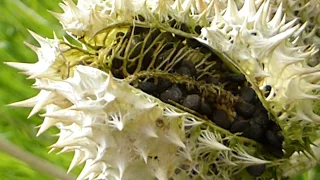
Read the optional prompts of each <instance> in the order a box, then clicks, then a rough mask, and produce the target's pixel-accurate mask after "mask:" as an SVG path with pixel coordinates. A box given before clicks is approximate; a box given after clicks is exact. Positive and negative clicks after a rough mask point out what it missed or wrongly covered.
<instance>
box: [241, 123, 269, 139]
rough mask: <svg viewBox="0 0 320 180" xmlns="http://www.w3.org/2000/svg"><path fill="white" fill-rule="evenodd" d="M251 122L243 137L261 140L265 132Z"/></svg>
mask: <svg viewBox="0 0 320 180" xmlns="http://www.w3.org/2000/svg"><path fill="white" fill-rule="evenodd" d="M249 122H250V126H249V128H248V129H246V130H245V131H244V132H243V136H245V137H247V138H250V139H253V140H256V141H258V140H260V139H261V137H262V135H263V134H264V130H263V129H262V128H261V126H259V125H258V124H256V123H254V122H252V121H249Z"/></svg>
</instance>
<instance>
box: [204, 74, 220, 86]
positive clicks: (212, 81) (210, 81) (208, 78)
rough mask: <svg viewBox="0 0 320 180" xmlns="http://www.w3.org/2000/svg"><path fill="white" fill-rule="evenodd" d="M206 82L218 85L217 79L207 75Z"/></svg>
mask: <svg viewBox="0 0 320 180" xmlns="http://www.w3.org/2000/svg"><path fill="white" fill-rule="evenodd" d="M206 82H207V83H210V84H214V85H219V80H218V79H217V78H215V77H212V76H209V77H207V78H206Z"/></svg>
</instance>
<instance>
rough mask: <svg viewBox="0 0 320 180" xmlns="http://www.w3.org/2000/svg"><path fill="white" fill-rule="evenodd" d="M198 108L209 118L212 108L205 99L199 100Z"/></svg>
mask: <svg viewBox="0 0 320 180" xmlns="http://www.w3.org/2000/svg"><path fill="white" fill-rule="evenodd" d="M200 109H201V113H202V114H204V115H205V116H207V117H208V118H210V115H211V114H212V110H211V107H210V105H209V104H208V103H207V102H206V101H203V102H201V105H200Z"/></svg>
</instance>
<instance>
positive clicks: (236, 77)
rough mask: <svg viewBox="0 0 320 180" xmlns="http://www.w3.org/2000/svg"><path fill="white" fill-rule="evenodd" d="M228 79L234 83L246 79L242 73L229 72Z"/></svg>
mask: <svg viewBox="0 0 320 180" xmlns="http://www.w3.org/2000/svg"><path fill="white" fill-rule="evenodd" d="M228 79H229V80H230V81H234V82H236V83H243V82H244V81H245V80H246V78H245V76H244V75H242V74H231V75H229V76H228Z"/></svg>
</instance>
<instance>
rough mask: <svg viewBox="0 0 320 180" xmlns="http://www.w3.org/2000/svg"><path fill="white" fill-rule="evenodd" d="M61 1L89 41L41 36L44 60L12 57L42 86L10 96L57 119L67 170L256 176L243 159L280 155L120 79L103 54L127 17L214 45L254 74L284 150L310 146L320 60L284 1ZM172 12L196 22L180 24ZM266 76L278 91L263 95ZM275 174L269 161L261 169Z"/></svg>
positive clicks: (66, 21)
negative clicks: (32, 93)
mask: <svg viewBox="0 0 320 180" xmlns="http://www.w3.org/2000/svg"><path fill="white" fill-rule="evenodd" d="M61 7H62V9H63V10H64V13H62V14H58V13H53V14H54V15H55V16H56V17H57V18H58V19H59V21H60V22H61V24H62V26H63V27H64V29H65V30H66V31H67V33H68V34H70V36H72V37H74V38H75V39H76V40H78V41H79V43H80V46H76V45H73V44H71V43H69V42H67V41H66V40H65V39H64V40H58V39H57V38H55V39H54V40H49V39H44V38H41V37H39V36H37V35H34V37H35V38H36V39H37V40H38V41H39V43H40V45H41V47H40V48H33V49H34V50H35V52H36V53H37V54H38V57H39V61H38V62H37V63H35V64H32V65H30V64H22V63H8V64H9V65H11V66H13V67H15V68H18V69H21V70H23V71H24V72H25V73H26V74H27V75H29V76H30V78H35V79H36V83H35V85H34V88H37V89H40V90H41V91H40V93H39V94H38V95H37V96H36V97H33V98H30V99H28V100H25V101H22V102H18V103H14V104H12V105H15V106H26V107H33V110H32V111H31V113H30V116H31V115H34V114H36V113H37V112H39V111H40V110H41V109H45V111H46V112H45V113H44V114H43V115H42V116H43V117H44V122H43V124H42V125H41V126H40V130H39V132H38V135H39V134H41V133H43V132H44V131H46V130H47V129H48V128H49V127H52V126H56V127H57V128H58V129H60V133H59V139H58V141H57V142H56V143H55V144H54V145H52V148H53V149H62V150H61V152H68V151H73V152H74V153H75V155H74V159H73V161H72V163H71V165H70V169H69V171H70V170H71V169H72V168H73V167H74V166H76V165H78V164H81V163H85V167H84V169H83V171H82V173H81V174H80V175H79V177H78V179H111V180H113V179H115V180H119V179H154V178H157V179H160V180H165V179H170V178H173V179H218V178H220V179H221V178H224V179H230V178H234V177H237V176H241V177H248V173H246V172H245V171H244V169H245V168H246V167H248V166H250V165H259V164H268V168H274V167H277V166H279V164H280V163H279V161H277V160H274V158H269V155H268V154H267V153H265V152H264V151H263V150H261V149H262V148H261V147H260V145H259V144H258V143H256V142H254V141H252V140H249V139H246V138H243V137H240V136H237V135H234V134H231V133H230V132H228V131H227V130H224V129H222V128H219V127H217V126H215V125H213V124H212V123H210V122H208V121H205V120H203V119H201V118H199V117H196V116H195V115H192V114H191V113H188V112H184V111H183V110H181V109H179V108H177V107H174V106H172V105H169V104H166V103H163V102H161V101H160V100H159V99H156V98H154V97H152V96H151V95H148V94H145V93H143V92H142V91H140V90H138V89H136V88H134V87H132V86H131V85H130V84H129V83H128V81H127V79H124V80H120V79H117V78H114V77H113V76H112V74H111V73H110V71H109V70H108V69H107V68H106V67H105V66H104V64H106V61H107V60H108V58H106V57H108V55H109V54H108V53H109V52H110V49H112V48H114V47H116V46H114V44H116V43H115V39H116V38H115V36H116V35H115V34H116V32H128V27H130V26H138V27H143V28H151V27H152V28H157V29H160V30H161V31H165V32H170V33H173V34H175V35H179V36H184V37H188V38H193V39H196V40H198V41H199V42H201V43H202V44H203V45H205V46H208V47H210V48H211V50H212V51H213V52H215V53H217V54H218V55H219V56H220V57H221V58H222V59H223V61H224V63H226V64H227V65H228V66H229V67H230V68H231V69H232V70H234V71H235V72H238V73H242V74H244V75H245V76H246V79H247V81H248V82H249V83H250V84H251V85H252V86H253V88H254V90H255V91H256V93H257V94H258V96H259V98H260V101H261V102H262V103H263V105H264V107H265V108H266V109H267V110H268V111H269V113H270V116H271V117H273V120H274V121H276V122H277V123H278V124H279V125H280V127H281V129H282V132H283V134H284V136H285V143H284V145H283V148H284V150H285V151H287V152H288V153H289V154H290V153H293V152H294V151H300V150H303V151H308V150H309V145H310V141H309V138H310V136H314V135H316V132H315V131H316V130H317V129H319V122H320V116H319V115H318V114H317V113H315V108H316V107H315V106H316V105H318V104H319V93H318V92H319V90H318V89H319V85H318V84H319V76H320V73H319V70H320V68H319V66H320V65H319V64H317V65H315V66H309V65H308V61H309V60H310V59H311V58H313V56H314V54H315V53H316V52H317V49H316V48H315V46H314V45H312V44H311V45H310V46H307V45H301V44H299V43H297V41H298V40H297V39H298V38H299V35H300V34H299V33H301V32H302V31H303V30H304V29H303V28H304V26H301V27H300V26H299V25H295V24H296V22H295V19H293V20H292V21H289V22H288V21H287V20H286V15H285V14H283V11H282V9H283V6H282V5H281V4H280V5H279V7H277V11H276V13H275V15H274V16H272V15H271V14H270V11H271V10H272V9H273V8H274V6H273V5H270V1H263V2H262V1H254V0H245V1H244V5H243V7H242V6H241V3H239V2H238V5H236V3H235V2H234V1H233V0H229V1H228V2H227V3H226V2H225V1H219V3H218V2H216V1H205V0H176V1H173V0H172V1H171V0H170V1H167V0H158V1H153V0H79V1H78V3H77V4H74V3H73V1H72V0H65V1H64V4H61ZM224 7H226V8H224ZM239 7H241V9H238V8H239ZM139 16H142V17H143V20H142V19H139ZM172 18H173V19H175V20H176V21H178V22H180V23H184V24H186V25H187V27H189V29H188V30H190V31H188V32H185V31H183V30H181V29H179V28H178V27H171V26H170V22H169V19H172ZM197 26H202V27H201V28H202V29H201V34H199V33H197V32H196V31H195V30H194V29H195V28H196V27H197ZM114 27H117V30H114V29H113V28H114ZM113 31H116V32H113ZM292 38H294V41H292ZM119 44H120V43H119ZM100 47H105V49H103V48H100ZM117 48H118V47H117ZM106 59H107V60H106ZM87 61H89V62H90V63H88V65H87V66H82V65H79V64H83V62H87ZM85 65H86V64H85ZM88 66H91V67H88ZM39 67H40V68H39ZM266 86H270V87H271V92H270V93H269V95H268V96H267V97H264V94H265V87H266ZM226 141H227V142H228V143H226ZM266 154H267V155H266ZM286 158H287V157H286ZM265 159H270V160H265ZM285 160H286V159H285ZM285 160H283V162H284V161H285ZM211 166H214V167H215V169H216V170H217V172H213V171H212V168H211ZM280 173H281V172H280ZM271 176H272V173H271V171H269V172H266V173H264V175H263V178H270V177H271Z"/></svg>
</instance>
